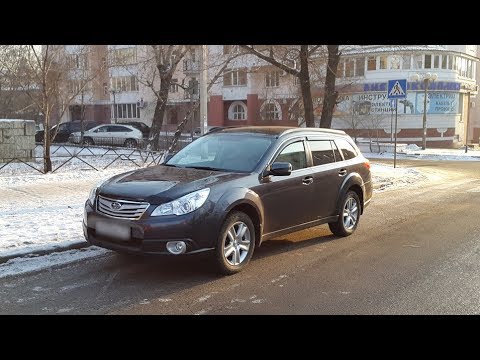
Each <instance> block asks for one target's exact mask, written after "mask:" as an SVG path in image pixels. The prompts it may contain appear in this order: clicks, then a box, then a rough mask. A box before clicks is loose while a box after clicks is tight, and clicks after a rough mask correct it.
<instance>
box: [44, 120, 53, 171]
mask: <svg viewBox="0 0 480 360" xmlns="http://www.w3.org/2000/svg"><path fill="white" fill-rule="evenodd" d="M44 116H45V124H44V126H43V128H44V132H43V173H44V174H46V173H49V172H51V171H52V160H51V159H50V115H48V114H45V115H44Z"/></svg>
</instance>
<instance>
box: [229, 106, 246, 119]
mask: <svg viewBox="0 0 480 360" xmlns="http://www.w3.org/2000/svg"><path fill="white" fill-rule="evenodd" d="M246 118H247V106H246V105H245V103H244V102H243V101H234V102H233V103H232V104H231V105H230V107H229V108H228V119H229V120H245V119H246Z"/></svg>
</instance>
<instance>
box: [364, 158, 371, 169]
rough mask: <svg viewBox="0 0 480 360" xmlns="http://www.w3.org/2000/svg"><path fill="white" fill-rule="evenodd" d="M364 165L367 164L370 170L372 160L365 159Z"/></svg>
mask: <svg viewBox="0 0 480 360" xmlns="http://www.w3.org/2000/svg"><path fill="white" fill-rule="evenodd" d="M363 166H365V167H366V168H367V169H368V170H370V161H369V160H367V159H365V161H364V162H363Z"/></svg>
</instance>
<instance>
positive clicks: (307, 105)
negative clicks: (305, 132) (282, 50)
mask: <svg viewBox="0 0 480 360" xmlns="http://www.w3.org/2000/svg"><path fill="white" fill-rule="evenodd" d="M299 80H300V89H301V91H302V100H303V109H304V111H305V124H306V126H307V127H315V119H314V116H313V102H312V90H311V88H310V73H309V71H308V45H301V46H300V74H299Z"/></svg>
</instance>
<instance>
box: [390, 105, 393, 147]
mask: <svg viewBox="0 0 480 360" xmlns="http://www.w3.org/2000/svg"><path fill="white" fill-rule="evenodd" d="M390 109H391V110H390V144H391V143H392V142H393V108H392V101H390Z"/></svg>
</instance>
